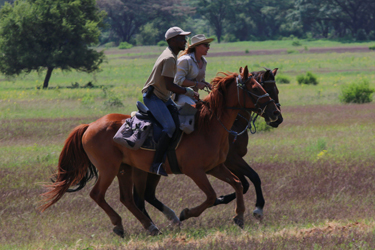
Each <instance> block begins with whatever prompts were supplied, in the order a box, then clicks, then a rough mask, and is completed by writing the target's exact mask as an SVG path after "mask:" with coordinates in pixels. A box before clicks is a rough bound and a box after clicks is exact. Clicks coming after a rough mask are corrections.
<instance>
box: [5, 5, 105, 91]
mask: <svg viewBox="0 0 375 250" xmlns="http://www.w3.org/2000/svg"><path fill="white" fill-rule="evenodd" d="M104 17H105V13H104V12H101V11H99V9H98V8H97V6H96V3H95V0H17V1H15V2H14V4H13V5H10V4H9V3H5V5H4V6H3V7H2V8H1V10H0V72H2V73H3V74H5V75H9V76H11V75H19V74H21V73H29V72H31V71H33V70H35V71H41V70H44V69H47V74H46V78H45V80H44V84H43V88H47V87H48V83H49V79H50V77H51V74H52V71H53V69H55V68H60V69H62V70H71V69H75V70H79V71H84V72H93V71H96V70H98V69H99V65H100V64H101V63H102V62H103V60H104V53H103V52H97V51H96V50H94V49H90V48H89V47H88V46H89V45H90V44H92V43H97V42H98V38H99V36H100V28H103V27H104V26H103V19H104Z"/></svg>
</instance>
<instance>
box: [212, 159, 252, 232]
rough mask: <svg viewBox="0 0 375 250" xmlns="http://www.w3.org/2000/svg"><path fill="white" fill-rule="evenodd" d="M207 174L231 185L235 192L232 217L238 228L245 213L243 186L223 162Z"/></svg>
mask: <svg viewBox="0 0 375 250" xmlns="http://www.w3.org/2000/svg"><path fill="white" fill-rule="evenodd" d="M207 174H209V175H212V176H214V177H216V178H218V179H219V180H222V181H224V182H226V183H228V184H229V185H231V186H232V187H233V188H234V190H235V193H236V197H237V204H236V209H235V211H236V216H235V217H234V218H233V221H234V223H236V224H237V225H238V226H239V227H240V228H243V226H244V213H245V203H244V200H243V187H242V184H241V181H240V180H239V179H238V178H237V176H235V175H234V174H233V173H232V172H230V171H229V170H228V168H226V167H225V165H224V164H220V165H219V166H217V167H215V168H214V169H212V170H210V171H209V172H207Z"/></svg>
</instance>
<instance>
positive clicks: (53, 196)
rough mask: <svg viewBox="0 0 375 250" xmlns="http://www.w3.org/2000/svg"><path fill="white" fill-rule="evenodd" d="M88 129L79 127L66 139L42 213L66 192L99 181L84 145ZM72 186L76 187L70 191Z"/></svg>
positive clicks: (44, 200) (45, 196)
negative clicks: (83, 138) (94, 179)
mask: <svg viewBox="0 0 375 250" xmlns="http://www.w3.org/2000/svg"><path fill="white" fill-rule="evenodd" d="M88 127H89V125H88V124H81V125H79V126H77V127H76V128H74V129H73V131H72V132H70V134H69V136H68V138H67V139H66V141H65V145H64V147H63V149H62V151H61V153H60V158H59V163H58V166H57V173H56V174H54V175H53V177H52V178H51V181H52V184H48V185H44V187H46V188H47V189H48V190H49V191H47V192H46V193H43V194H42V196H43V197H44V199H43V201H42V202H45V204H44V205H42V206H41V207H40V208H39V209H40V210H41V211H42V212H43V211H44V210H46V209H47V208H49V207H50V206H52V205H53V204H55V203H56V202H57V201H58V200H60V199H61V197H62V196H63V195H64V194H65V192H76V191H78V190H81V189H82V188H83V187H84V186H85V185H86V183H87V182H88V181H89V180H91V179H92V178H94V177H95V178H96V179H98V173H97V170H96V168H95V166H94V165H93V164H92V163H91V162H90V160H89V158H88V156H87V154H86V152H85V150H84V149H83V145H82V136H83V134H84V133H85V131H86V130H87V128H88ZM71 186H76V187H75V188H74V189H69V188H70V187H71Z"/></svg>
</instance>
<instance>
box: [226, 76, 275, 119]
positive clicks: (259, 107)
mask: <svg viewBox="0 0 375 250" xmlns="http://www.w3.org/2000/svg"><path fill="white" fill-rule="evenodd" d="M251 78H253V76H250V77H249V78H248V79H246V80H243V79H242V77H241V75H238V76H237V77H236V84H237V98H238V103H239V104H240V103H241V102H240V89H242V92H243V100H244V104H243V107H239V108H238V107H226V108H227V109H237V110H244V111H247V112H248V111H253V112H256V113H257V114H259V115H263V114H264V112H265V110H266V108H267V106H268V104H270V103H272V102H275V100H273V99H270V100H268V101H267V102H265V103H261V104H259V103H258V102H259V100H260V99H262V98H264V97H269V96H270V95H269V94H268V93H265V94H264V95H257V94H254V93H253V92H250V91H249V90H248V89H247V88H246V85H245V84H246V83H247V82H248V81H249V80H250V79H251ZM246 94H247V96H248V97H249V98H250V99H251V101H252V102H253V103H254V106H255V108H246Z"/></svg>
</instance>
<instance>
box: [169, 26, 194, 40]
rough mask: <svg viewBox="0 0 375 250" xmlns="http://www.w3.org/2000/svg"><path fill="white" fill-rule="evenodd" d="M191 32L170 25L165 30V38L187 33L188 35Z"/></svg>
mask: <svg viewBox="0 0 375 250" xmlns="http://www.w3.org/2000/svg"><path fill="white" fill-rule="evenodd" d="M190 34H191V32H190V31H183V30H182V29H181V28H180V27H172V28H169V29H168V30H167V32H165V40H166V41H167V40H169V39H171V38H173V37H175V36H179V35H181V36H187V35H190Z"/></svg>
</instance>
